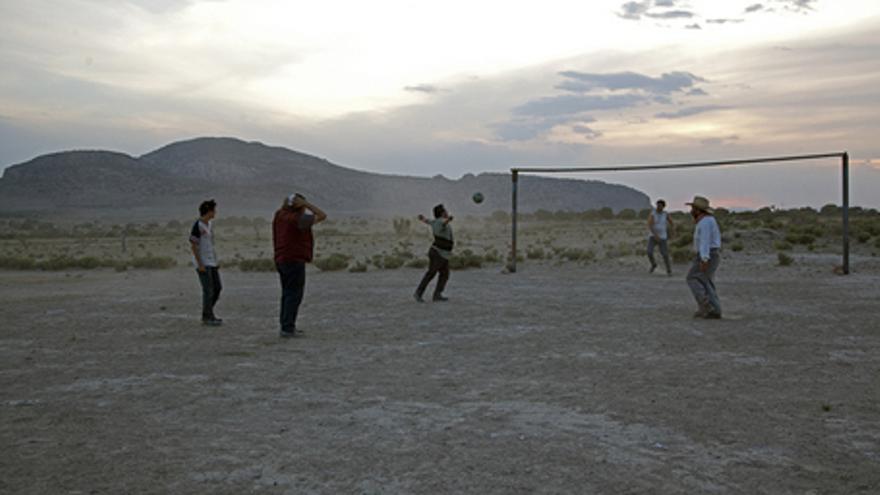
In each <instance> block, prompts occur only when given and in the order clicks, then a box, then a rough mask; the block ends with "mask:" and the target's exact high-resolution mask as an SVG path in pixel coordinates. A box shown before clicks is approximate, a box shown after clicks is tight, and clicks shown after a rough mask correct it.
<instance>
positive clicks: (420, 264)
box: [406, 258, 428, 269]
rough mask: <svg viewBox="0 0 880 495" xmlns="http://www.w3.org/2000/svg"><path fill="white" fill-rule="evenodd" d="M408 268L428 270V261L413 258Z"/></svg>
mask: <svg viewBox="0 0 880 495" xmlns="http://www.w3.org/2000/svg"><path fill="white" fill-rule="evenodd" d="M406 267H407V268H420V269H424V268H428V260H426V259H425V258H413V259H411V260H409V261H408V262H407V263H406Z"/></svg>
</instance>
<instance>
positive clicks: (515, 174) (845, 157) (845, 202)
mask: <svg viewBox="0 0 880 495" xmlns="http://www.w3.org/2000/svg"><path fill="white" fill-rule="evenodd" d="M826 158H839V159H840V168H841V175H842V179H843V180H842V182H843V183H842V198H841V201H842V210H843V218H842V221H843V264H842V270H843V273H844V274H845V275H848V274H849V154H848V153H847V152H846V151H839V152H834V153H816V154H811V155H788V156H771V157H763V158H745V159H739V160H723V161H711V162H691V163H665V164H653V165H628V166H627V165H619V166H599V167H515V168H511V169H510V177H511V180H512V188H511V215H510V216H511V228H510V233H511V239H510V260H509V261H508V264H507V270H508V271H509V272H511V273H515V272H516V258H517V246H516V241H517V233H516V229H517V217H518V212H517V194H518V192H519V191H518V189H519V176H520V174H559V173H596V172H632V171H638V170H666V169H686V168H704V167H720V166H735V165H753V164H770V163H778V162H792V161H803V160H818V159H826Z"/></svg>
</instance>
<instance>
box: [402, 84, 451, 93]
mask: <svg viewBox="0 0 880 495" xmlns="http://www.w3.org/2000/svg"><path fill="white" fill-rule="evenodd" d="M403 90H404V91H411V92H413V93H427V94H435V93H439V92H440V91H442V90H441V89H440V88H438V87H437V86H434V85H431V84H417V85H415V86H404V87H403Z"/></svg>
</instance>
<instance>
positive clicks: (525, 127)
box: [490, 115, 595, 141]
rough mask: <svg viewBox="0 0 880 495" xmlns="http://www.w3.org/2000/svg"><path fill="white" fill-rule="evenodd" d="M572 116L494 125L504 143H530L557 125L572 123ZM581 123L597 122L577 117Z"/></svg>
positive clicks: (515, 120)
mask: <svg viewBox="0 0 880 495" xmlns="http://www.w3.org/2000/svg"><path fill="white" fill-rule="evenodd" d="M572 119H573V117H572V116H571V115H562V116H556V117H538V118H522V117H521V118H517V119H514V120H511V121H508V122H500V123H497V124H492V125H491V126H490V127H491V128H493V129H494V130H495V134H496V136H498V138H499V139H501V140H502V141H528V140H530V139H534V138H536V137H538V136H540V135H542V134H543V133H545V132H547V131H549V130H550V129H552V128H554V127H556V126H557V125H562V124H566V123H568V122H569V121H571V120H572ZM577 120H578V121H579V122H595V119H594V118H592V117H587V116H582V117H577Z"/></svg>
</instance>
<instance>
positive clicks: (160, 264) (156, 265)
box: [128, 256, 177, 270]
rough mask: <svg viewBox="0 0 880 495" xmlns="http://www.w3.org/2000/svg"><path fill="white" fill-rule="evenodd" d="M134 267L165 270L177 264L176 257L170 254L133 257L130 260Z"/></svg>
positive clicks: (129, 262)
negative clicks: (169, 255)
mask: <svg viewBox="0 0 880 495" xmlns="http://www.w3.org/2000/svg"><path fill="white" fill-rule="evenodd" d="M128 264H129V265H131V267H132V268H139V269H150V270H164V269H167V268H173V267H175V266H177V262H176V261H174V258H171V257H168V256H143V257H140V258H132V259H131V260H129V261H128Z"/></svg>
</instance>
